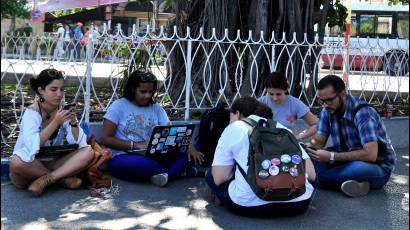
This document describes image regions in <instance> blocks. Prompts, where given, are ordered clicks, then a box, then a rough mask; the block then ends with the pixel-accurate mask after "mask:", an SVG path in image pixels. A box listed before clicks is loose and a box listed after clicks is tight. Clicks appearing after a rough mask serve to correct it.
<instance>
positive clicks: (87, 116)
mask: <svg viewBox="0 0 410 230" xmlns="http://www.w3.org/2000/svg"><path fill="white" fill-rule="evenodd" d="M93 30H94V28H93V26H91V31H93ZM93 43H94V40H93V34H92V33H90V35H89V38H88V43H87V52H86V56H85V58H86V60H87V69H86V78H85V95H84V111H85V123H87V124H89V123H90V100H91V96H90V94H91V73H92V66H91V60H92V58H93V46H94V45H93Z"/></svg>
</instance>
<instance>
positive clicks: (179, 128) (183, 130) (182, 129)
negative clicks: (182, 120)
mask: <svg viewBox="0 0 410 230" xmlns="http://www.w3.org/2000/svg"><path fill="white" fill-rule="evenodd" d="M185 131H186V126H184V127H178V130H177V132H178V133H185Z"/></svg>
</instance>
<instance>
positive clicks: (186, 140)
mask: <svg viewBox="0 0 410 230" xmlns="http://www.w3.org/2000/svg"><path fill="white" fill-rule="evenodd" d="M190 142H191V137H185V138H184V140H183V141H182V144H183V145H188V144H189V143H190Z"/></svg>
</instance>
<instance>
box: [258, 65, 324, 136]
mask: <svg viewBox="0 0 410 230" xmlns="http://www.w3.org/2000/svg"><path fill="white" fill-rule="evenodd" d="M264 86H265V89H266V92H267V93H266V95H265V96H262V97H261V98H259V101H260V102H263V103H265V104H267V105H268V106H269V107H270V108H271V109H272V112H273V117H272V119H274V120H275V121H278V122H279V123H281V124H282V125H284V126H285V127H286V128H288V129H292V128H293V127H295V125H296V123H295V122H296V120H297V119H303V121H304V122H305V123H306V124H308V125H309V126H310V127H309V128H307V129H305V130H303V131H302V132H300V133H298V134H295V136H296V139H298V140H301V139H305V138H308V137H310V136H312V135H314V134H315V133H316V124H317V121H318V119H317V117H316V116H315V115H314V114H313V113H312V112H310V110H309V107H307V106H306V105H305V104H304V103H303V102H302V101H301V100H299V99H298V98H296V97H293V96H291V95H289V84H288V80H287V79H286V76H285V75H284V74H282V73H279V72H273V73H270V74H269V75H268V76H267V78H266V79H265V82H264ZM292 131H294V130H292Z"/></svg>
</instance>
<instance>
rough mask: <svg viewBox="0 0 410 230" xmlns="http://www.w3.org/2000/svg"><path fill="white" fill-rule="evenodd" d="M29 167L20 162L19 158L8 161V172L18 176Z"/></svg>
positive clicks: (15, 157)
mask: <svg viewBox="0 0 410 230" xmlns="http://www.w3.org/2000/svg"><path fill="white" fill-rule="evenodd" d="M28 166H29V165H28V164H27V163H25V162H24V161H22V160H21V159H20V158H19V157H17V156H14V157H12V159H11V161H10V172H12V173H16V174H20V173H22V172H23V171H24V170H25V169H27V167H28Z"/></svg>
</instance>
